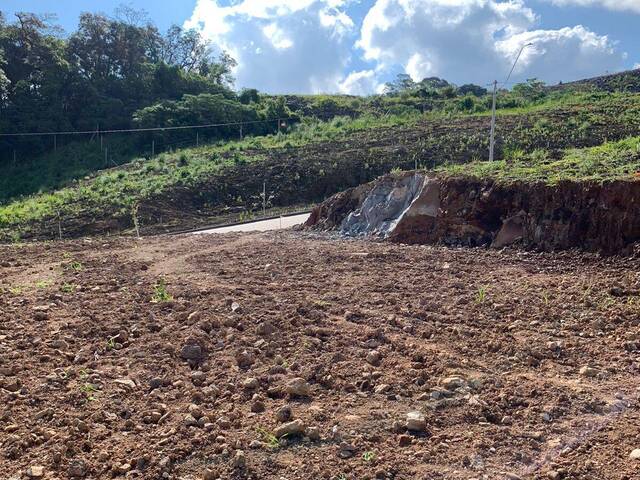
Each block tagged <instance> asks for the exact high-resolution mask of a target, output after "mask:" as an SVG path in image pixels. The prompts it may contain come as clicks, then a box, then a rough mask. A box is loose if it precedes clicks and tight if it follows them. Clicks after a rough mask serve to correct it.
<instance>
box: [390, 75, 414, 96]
mask: <svg viewBox="0 0 640 480" xmlns="http://www.w3.org/2000/svg"><path fill="white" fill-rule="evenodd" d="M415 88H416V83H415V82H414V81H413V79H412V78H411V75H407V74H406V73H399V74H398V75H397V76H396V78H395V80H393V81H392V82H387V83H385V85H384V93H385V94H387V95H389V96H397V95H400V94H401V93H404V92H409V91H412V90H414V89H415Z"/></svg>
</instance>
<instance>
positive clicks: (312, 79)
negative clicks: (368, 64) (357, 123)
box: [185, 0, 357, 93]
mask: <svg viewBox="0 0 640 480" xmlns="http://www.w3.org/2000/svg"><path fill="white" fill-rule="evenodd" d="M346 3H347V0H243V1H238V2H235V3H233V4H231V5H229V6H222V5H221V4H220V3H219V2H218V1H217V0H198V2H197V4H196V7H195V9H194V12H193V14H192V16H191V18H190V19H189V20H188V21H187V22H186V23H185V26H186V27H187V28H195V29H197V30H199V31H200V32H201V33H202V34H203V35H204V36H205V37H206V38H209V39H210V40H212V41H213V42H214V43H215V44H216V45H218V46H220V47H221V48H223V49H225V50H227V51H228V52H229V53H230V54H231V55H232V56H233V57H234V58H235V59H236V60H237V61H238V68H237V70H236V71H235V75H236V78H237V85H238V86H239V87H257V88H259V89H260V90H263V91H267V92H271V93H306V92H320V91H328V90H331V91H337V90H339V88H340V84H341V82H342V80H343V78H344V77H345V70H346V67H347V64H348V63H349V61H350V59H351V55H352V48H351V47H352V45H353V41H354V36H355V35H357V29H356V28H355V25H354V23H353V21H352V19H351V18H350V17H349V16H348V15H347V14H346V12H345V10H344V6H345V5H346Z"/></svg>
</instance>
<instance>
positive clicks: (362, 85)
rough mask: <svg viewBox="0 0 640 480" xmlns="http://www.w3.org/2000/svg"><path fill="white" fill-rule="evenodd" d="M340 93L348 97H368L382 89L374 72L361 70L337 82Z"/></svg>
mask: <svg viewBox="0 0 640 480" xmlns="http://www.w3.org/2000/svg"><path fill="white" fill-rule="evenodd" d="M338 84H339V85H338V87H339V91H340V93H345V94H349V95H368V94H370V93H371V92H374V91H378V90H380V89H381V87H383V85H381V84H380V82H379V80H378V78H377V76H376V72H375V70H361V71H357V72H351V73H350V74H349V75H347V77H346V78H345V79H344V80H341V81H338Z"/></svg>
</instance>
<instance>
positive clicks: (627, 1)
mask: <svg viewBox="0 0 640 480" xmlns="http://www.w3.org/2000/svg"><path fill="white" fill-rule="evenodd" d="M546 1H548V2H549V1H550V2H551V3H553V4H554V5H558V6H580V7H604V8H608V9H610V10H618V11H625V10H629V11H632V12H636V13H640V1H639V0H546Z"/></svg>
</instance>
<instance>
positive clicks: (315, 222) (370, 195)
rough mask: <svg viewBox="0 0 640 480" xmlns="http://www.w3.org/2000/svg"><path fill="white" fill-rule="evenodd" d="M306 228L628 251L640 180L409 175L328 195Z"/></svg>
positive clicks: (637, 232)
mask: <svg viewBox="0 0 640 480" xmlns="http://www.w3.org/2000/svg"><path fill="white" fill-rule="evenodd" d="M306 226H307V227H308V228H313V229H316V230H338V231H340V232H341V233H343V234H345V235H356V236H361V235H364V236H377V237H382V238H388V239H390V240H391V241H394V242H400V243H443V244H447V245H467V246H476V245H490V246H493V247H498V248H500V247H504V246H507V245H513V244H521V245H523V246H525V247H529V248H536V249H541V250H560V249H571V248H580V249H584V250H588V251H600V252H603V253H607V254H614V253H629V252H630V250H631V248H632V246H633V244H634V243H636V242H638V241H640V182H638V181H612V182H605V183H601V182H571V181H566V182H561V183H559V184H557V185H547V184H544V183H524V182H513V183H500V182H496V181H494V180H480V179H477V178H438V177H431V178H430V177H428V176H426V175H425V174H422V173H414V172H407V173H404V174H399V175H387V176H384V177H381V178H380V179H378V180H376V181H374V182H371V183H369V184H366V185H362V186H360V187H357V188H355V189H350V190H347V191H345V192H343V193H340V194H338V195H336V196H334V197H332V198H330V199H329V200H327V201H326V202H324V203H322V204H321V205H319V206H318V207H316V209H315V210H314V212H313V213H312V215H311V217H310V219H309V221H308V222H307V224H306Z"/></svg>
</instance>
